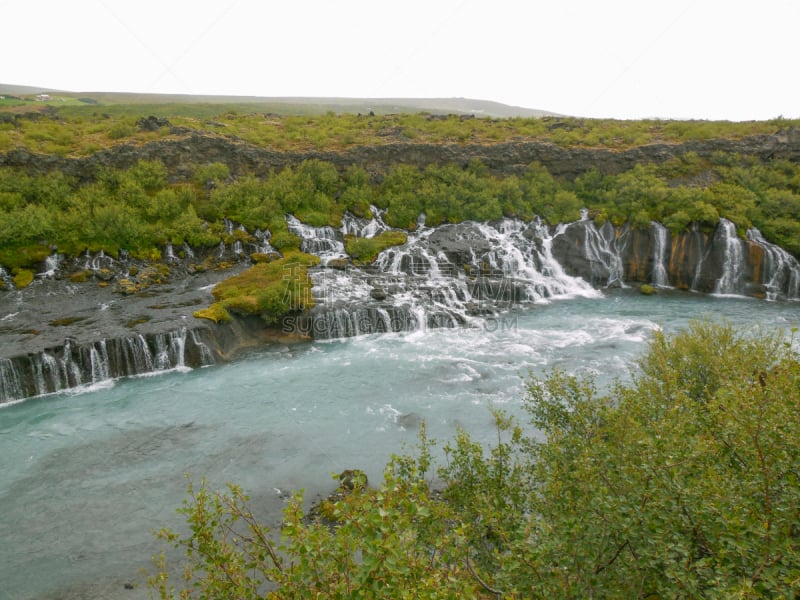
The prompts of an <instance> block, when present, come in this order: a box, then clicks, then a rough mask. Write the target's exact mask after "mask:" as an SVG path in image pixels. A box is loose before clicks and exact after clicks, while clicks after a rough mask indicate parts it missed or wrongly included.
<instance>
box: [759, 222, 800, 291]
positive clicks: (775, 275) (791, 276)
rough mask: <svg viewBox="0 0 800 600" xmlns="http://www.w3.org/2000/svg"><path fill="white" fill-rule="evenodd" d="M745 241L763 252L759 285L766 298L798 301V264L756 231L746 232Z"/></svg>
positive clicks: (799, 285) (799, 281) (799, 267)
mask: <svg viewBox="0 0 800 600" xmlns="http://www.w3.org/2000/svg"><path fill="white" fill-rule="evenodd" d="M747 239H748V240H749V241H750V242H752V243H754V244H756V245H757V246H759V247H760V248H761V249H762V251H763V258H762V261H761V281H760V282H758V283H761V284H763V285H764V288H765V290H766V294H767V298H768V299H770V300H774V299H776V298H778V297H780V296H783V297H786V298H788V299H792V300H797V299H800V263H799V262H798V261H797V259H796V258H795V257H794V256H792V255H791V254H789V253H788V252H787V251H786V250H784V249H783V248H781V247H780V246H776V245H775V244H771V243H770V242H768V241H767V240H765V239H764V236H763V235H761V232H760V231H759V230H758V229H756V228H752V229H748V230H747Z"/></svg>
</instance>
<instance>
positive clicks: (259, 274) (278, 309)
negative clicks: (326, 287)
mask: <svg viewBox="0 0 800 600" xmlns="http://www.w3.org/2000/svg"><path fill="white" fill-rule="evenodd" d="M316 264H319V257H317V256H313V255H311V254H304V253H302V252H298V251H287V252H286V253H285V254H284V257H283V258H281V259H278V260H275V261H272V262H269V263H257V264H255V265H253V266H252V267H250V268H249V269H247V270H246V271H244V272H242V273H239V274H238V275H234V276H233V277H229V278H228V279H226V280H224V281H221V282H220V283H218V284H217V285H216V286H214V290H213V292H212V293H213V295H214V298H215V299H216V300H217V301H216V302H215V303H214V304H212V305H211V306H210V307H208V308H206V309H202V310H198V311H197V312H195V313H194V316H195V317H198V318H202V319H209V320H211V321H214V322H220V321H228V320H230V313H231V312H234V313H239V314H243V315H259V316H260V317H261V318H262V319H264V320H265V321H266V322H267V323H274V322H275V321H277V320H278V319H279V318H280V317H282V316H283V315H286V314H288V313H290V312H292V311H301V310H304V309H309V308H311V307H313V306H314V297H313V296H312V295H311V286H312V283H311V278H310V277H309V275H308V267H311V266H313V265H316Z"/></svg>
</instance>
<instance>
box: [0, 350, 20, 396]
mask: <svg viewBox="0 0 800 600" xmlns="http://www.w3.org/2000/svg"><path fill="white" fill-rule="evenodd" d="M22 396H23V391H22V380H21V378H20V376H19V371H18V370H17V367H16V365H14V361H12V360H11V359H9V358H0V402H8V401H10V400H18V399H20V398H22Z"/></svg>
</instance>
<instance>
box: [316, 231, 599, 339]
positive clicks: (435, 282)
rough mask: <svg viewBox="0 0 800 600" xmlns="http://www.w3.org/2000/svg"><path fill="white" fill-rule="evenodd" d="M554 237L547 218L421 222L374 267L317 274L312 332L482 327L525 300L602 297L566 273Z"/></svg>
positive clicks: (336, 334) (336, 333) (326, 335)
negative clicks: (556, 256)
mask: <svg viewBox="0 0 800 600" xmlns="http://www.w3.org/2000/svg"><path fill="white" fill-rule="evenodd" d="M348 228H350V229H352V226H350V225H348ZM552 239H553V236H551V235H550V231H549V229H548V228H547V226H546V225H545V224H544V223H542V222H541V221H535V222H533V223H530V224H526V223H524V222H522V221H519V220H512V219H504V220H502V221H498V222H496V223H493V224H491V225H490V224H488V223H474V222H466V223H460V224H458V225H444V226H442V227H438V228H429V227H424V226H423V227H422V228H421V230H417V231H415V232H412V233H411V234H409V237H408V241H407V242H406V243H405V244H403V245H402V246H394V247H391V248H387V249H386V250H384V251H383V252H382V253H381V254H380V255H379V256H378V257H377V259H376V260H375V262H374V263H373V266H372V267H371V268H370V269H368V270H362V269H349V270H348V271H347V272H346V273H342V272H337V273H336V274H333V273H331V270H330V269H326V270H321V271H315V272H313V273H312V278H313V279H314V297H315V300H316V301H317V306H316V307H315V309H314V310H313V317H312V318H313V321H314V327H313V335H314V337H317V338H331V337H342V336H348V335H357V334H363V333H375V332H381V331H387V330H391V331H411V330H419V329H424V328H428V327H461V326H479V324H480V323H482V322H483V321H482V319H484V318H485V317H486V316H489V315H496V314H497V313H498V311H503V310H507V309H509V308H511V307H512V306H514V305H518V304H521V303H535V302H541V301H546V300H548V299H550V298H553V297H566V296H574V295H579V296H586V297H593V296H598V295H600V294H599V292H597V291H596V290H594V289H592V287H591V286H590V285H589V284H588V283H587V282H585V281H583V280H582V279H579V278H575V277H571V276H569V275H567V274H566V273H565V272H564V270H563V268H562V267H561V265H560V264H559V263H558V262H557V261H556V260H555V259H554V257H553V254H552V247H551V243H552ZM365 307H366V308H365ZM378 309H380V310H378ZM381 310H382V311H384V312H381ZM387 318H388V319H389V324H387Z"/></svg>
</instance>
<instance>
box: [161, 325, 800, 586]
mask: <svg viewBox="0 0 800 600" xmlns="http://www.w3.org/2000/svg"><path fill="white" fill-rule="evenodd" d="M525 405H526V408H527V411H528V413H529V414H530V417H531V424H532V425H533V426H534V427H535V428H536V429H538V430H539V432H540V434H539V435H538V436H536V437H533V436H526V435H525V433H524V432H523V430H522V429H521V428H520V427H519V426H518V425H516V424H515V423H514V422H513V421H512V420H511V419H509V418H507V417H505V416H504V415H502V414H499V413H498V414H496V420H497V426H498V433H499V437H498V443H497V445H496V446H495V447H493V448H491V449H489V450H488V451H487V450H486V449H484V448H483V447H482V446H481V445H479V444H476V443H474V442H473V441H472V440H470V438H469V436H468V435H467V434H466V433H464V432H461V433H459V435H458V436H457V438H456V439H455V440H454V442H453V443H452V444H451V445H448V446H447V447H446V448H445V453H446V457H447V463H446V465H445V466H443V467H441V468H440V469H439V472H438V475H439V477H440V484H441V489H440V491H439V492H435V491H433V490H432V487H431V485H430V484H429V478H430V477H431V475H430V473H431V452H430V451H431V442H429V441H428V440H427V438H426V437H425V431H424V428H423V429H422V431H421V435H420V450H419V455H418V456H417V457H416V458H413V457H409V456H402V457H395V458H394V459H393V460H392V461H391V463H390V464H389V465H388V466H387V468H386V471H385V477H384V481H383V483H382V484H381V485H380V487H379V488H378V489H371V490H359V489H356V490H354V491H352V492H351V493H348V494H346V495H344V496H343V497H341V499H339V500H336V501H331V502H328V503H326V504H325V505H323V507H322V512H323V513H324V514H325V515H327V516H328V517H329V518H330V519H332V521H333V526H330V524H322V523H318V522H313V521H309V520H307V519H306V518H305V515H304V514H303V512H302V509H301V506H302V499H301V498H300V497H299V496H296V497H294V498H293V499H292V500H291V501H290V502H289V504H288V506H287V508H286V510H285V513H284V525H283V528H282V531H281V538H280V541H278V540H276V539H274V538H273V537H272V536H271V535H270V533H269V532H268V531H267V529H266V528H265V527H264V526H262V525H261V524H259V523H258V522H257V520H256V519H255V518H254V517H253V515H252V513H251V512H250V511H249V509H248V508H247V503H246V500H247V498H246V497H245V495H244V494H243V493H242V491H241V490H240V489H239V488H237V487H235V486H230V488H229V490H228V491H227V492H224V493H215V492H212V491H211V490H208V489H207V488H206V487H205V486H202V487H201V488H200V489H199V490H195V489H193V488H192V487H190V490H189V497H188V499H187V500H186V501H185V504H184V507H183V509H182V512H183V513H184V514H185V515H186V517H187V521H188V523H189V527H190V533H189V534H188V535H186V536H180V535H178V534H176V533H174V532H170V531H166V530H163V531H162V532H160V536H161V537H162V539H164V540H166V541H168V542H171V543H173V544H175V545H176V546H177V547H179V548H183V549H185V550H186V552H187V559H188V566H187V568H186V570H185V572H184V576H185V584H186V585H187V587H186V588H185V589H184V590H183V591H181V592H180V594H181V596H180V597H182V598H194V597H199V598H257V597H264V596H265V595H266V597H268V598H275V599H279V598H499V597H504V598H550V597H559V598H587V597H598V596H599V597H611V598H634V597H639V598H664V597H684V598H690V597H691V598H693V597H712V598H713V597H719V598H730V597H743V598H746V597H753V598H755V597H762V596H773V597H784V598H789V597H795V596H796V595H797V594H798V592H800V514H799V511H800V508H798V507H800V478H799V477H798V473H797V465H798V464H800V441H799V440H800V363H799V362H798V355H797V352H796V351H795V350H793V349H792V348H791V346H790V345H788V344H786V343H785V341H784V339H783V338H782V337H780V336H777V335H765V334H756V335H743V334H740V333H737V332H735V331H734V330H733V329H732V328H731V327H729V326H714V325H709V324H693V325H692V326H691V328H690V330H689V331H686V332H682V333H678V334H676V335H673V336H666V335H663V334H661V333H658V334H656V335H655V337H654V339H653V340H652V341H651V343H650V346H649V349H648V351H647V353H646V354H645V356H644V357H643V358H642V359H641V360H640V361H639V363H638V368H637V370H636V371H635V373H634V374H633V376H632V381H631V382H630V383H619V384H617V385H616V386H614V387H613V389H612V390H611V391H610V392H609V393H608V394H604V395H601V394H599V393H598V391H597V390H596V389H595V386H594V384H593V383H592V381H591V380H587V379H579V378H575V377H572V376H569V375H566V374H564V373H560V372H553V373H551V374H550V375H549V376H548V377H546V378H544V379H534V380H532V381H531V382H530V384H529V395H528V397H527V399H526V402H525ZM541 434H544V437H542V435H541ZM157 564H158V565H159V567H160V570H159V573H158V574H156V575H155V576H153V577H151V579H150V583H151V586H152V587H153V589H155V590H156V591H157V592H158V594H159V596H160V597H161V598H162V599H166V598H173V597H174V593H175V592H174V590H173V589H172V587H171V583H170V581H169V580H168V577H167V575H166V565H165V563H164V559H163V555H162V556H161V557H160V558H158V559H157Z"/></svg>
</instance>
